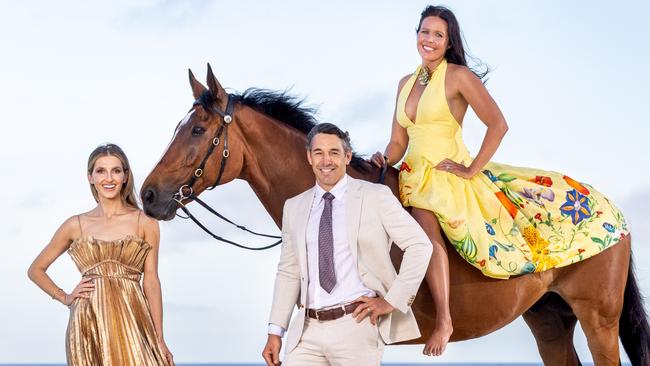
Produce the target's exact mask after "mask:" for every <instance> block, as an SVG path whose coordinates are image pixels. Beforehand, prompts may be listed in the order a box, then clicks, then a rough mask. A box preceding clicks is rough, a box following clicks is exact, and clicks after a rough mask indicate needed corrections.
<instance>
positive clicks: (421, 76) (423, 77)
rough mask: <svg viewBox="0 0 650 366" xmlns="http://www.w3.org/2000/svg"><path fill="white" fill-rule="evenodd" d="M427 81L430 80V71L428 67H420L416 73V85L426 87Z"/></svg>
mask: <svg viewBox="0 0 650 366" xmlns="http://www.w3.org/2000/svg"><path fill="white" fill-rule="evenodd" d="M429 80H431V71H429V68H428V67H426V66H425V65H422V67H420V71H419V72H418V83H420V85H427V84H429Z"/></svg>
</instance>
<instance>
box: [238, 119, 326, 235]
mask: <svg viewBox="0 0 650 366" xmlns="http://www.w3.org/2000/svg"><path fill="white" fill-rule="evenodd" d="M240 115H241V118H242V121H243V123H242V125H241V127H240V129H241V131H242V134H243V135H244V136H243V140H244V141H245V144H246V147H245V150H244V151H245V152H244V168H243V169H242V172H241V174H240V176H239V178H240V179H243V180H245V181H247V182H248V184H249V185H250V186H251V188H252V189H253V191H254V192H255V194H256V195H257V197H258V198H259V199H260V201H261V202H262V205H264V208H266V210H267V211H268V213H269V214H270V215H271V217H273V220H274V221H275V223H276V224H277V225H278V227H280V224H281V221H282V207H283V206H284V201H286V200H287V199H288V198H291V197H293V196H295V195H297V194H299V193H301V192H304V191H305V190H307V189H309V188H310V187H311V186H313V185H314V174H313V173H312V171H311V168H310V166H309V164H308V163H307V158H306V155H305V143H306V141H307V140H306V138H305V136H304V134H302V133H300V132H299V131H297V130H295V129H293V128H291V127H289V126H287V125H285V124H283V123H281V122H278V121H276V120H274V119H272V118H270V117H268V116H266V115H264V114H262V113H259V112H257V111H255V110H253V109H251V108H244V109H242V111H241V113H240Z"/></svg>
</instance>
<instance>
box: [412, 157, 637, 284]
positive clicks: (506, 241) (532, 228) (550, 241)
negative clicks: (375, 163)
mask: <svg viewBox="0 0 650 366" xmlns="http://www.w3.org/2000/svg"><path fill="white" fill-rule="evenodd" d="M400 199H401V201H402V204H403V205H404V206H411V207H417V208H421V209H426V210H429V211H432V212H433V213H434V214H435V215H436V216H437V218H438V221H439V222H440V226H441V228H442V229H443V231H444V233H445V234H446V236H447V237H448V238H449V240H450V242H451V243H452V245H453V246H454V247H455V248H456V250H457V251H458V253H460V255H461V256H462V257H463V258H464V259H465V260H466V261H467V262H469V263H470V264H472V265H473V266H475V267H476V268H478V269H480V270H481V271H482V272H483V274H485V275H486V276H489V277H494V278H508V277H510V276H513V275H521V274H525V273H531V272H541V271H544V270H547V269H550V268H555V267H563V266H567V265H569V264H572V263H575V262H579V261H581V260H584V259H587V258H589V257H591V256H594V255H596V254H598V253H600V252H602V251H603V250H605V249H607V248H609V247H610V246H612V245H614V244H616V243H618V242H619V241H620V240H621V239H622V238H623V237H624V236H625V235H627V234H628V228H627V224H626V222H625V218H624V217H623V215H622V214H621V212H620V211H619V210H618V209H617V208H616V207H615V206H614V205H613V204H611V203H610V202H609V201H608V200H607V198H606V197H605V196H603V195H602V194H601V193H599V192H598V191H596V190H595V189H594V188H593V187H591V186H590V185H588V184H585V183H579V182H577V181H575V180H573V179H571V178H569V177H567V176H566V175H563V174H561V173H556V172H550V171H543V170H538V169H531V168H520V167H513V166H508V165H504V164H497V163H488V164H487V165H486V166H485V168H484V170H483V173H482V174H481V173H479V174H477V175H475V176H474V177H472V178H471V179H463V178H460V177H458V176H456V175H454V174H452V173H448V172H445V171H441V170H437V169H435V168H434V165H433V164H432V163H431V162H429V161H428V160H426V159H425V158H420V159H414V158H412V157H408V156H407V158H406V160H405V162H404V163H403V164H402V167H401V168H400Z"/></svg>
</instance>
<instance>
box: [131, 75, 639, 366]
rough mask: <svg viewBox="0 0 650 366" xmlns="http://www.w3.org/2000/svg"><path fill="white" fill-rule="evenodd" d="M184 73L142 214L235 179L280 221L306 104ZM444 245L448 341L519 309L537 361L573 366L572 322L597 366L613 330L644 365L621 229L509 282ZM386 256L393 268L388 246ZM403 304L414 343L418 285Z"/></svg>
mask: <svg viewBox="0 0 650 366" xmlns="http://www.w3.org/2000/svg"><path fill="white" fill-rule="evenodd" d="M189 78H190V85H191V87H192V92H193V96H194V99H195V102H194V104H193V105H192V107H191V108H190V110H189V112H188V113H187V115H186V116H185V118H184V119H183V120H182V121H181V122H179V124H178V125H177V126H176V130H175V132H174V136H173V139H172V141H171V143H170V144H169V145H168V147H167V150H166V151H165V152H164V154H163V156H162V158H161V160H160V161H159V162H158V164H157V165H156V166H155V167H154V169H153V171H152V172H151V173H150V174H149V175H148V177H147V178H146V180H145V182H144V184H143V186H142V191H141V195H142V201H143V205H144V210H145V212H146V214H147V215H149V216H151V217H154V218H157V219H160V220H171V219H173V218H174V216H175V212H176V210H177V209H178V208H179V202H182V203H183V204H185V203H188V202H189V200H188V199H187V197H188V196H190V195H189V193H194V195H196V196H198V195H199V194H200V193H201V192H203V191H204V190H205V189H206V188H209V187H211V186H214V185H218V184H225V183H228V182H230V181H232V180H234V179H243V180H245V181H246V182H248V184H249V185H250V186H251V188H252V189H253V191H254V192H255V194H256V195H257V197H258V198H259V200H260V201H261V203H262V204H263V206H264V208H265V209H266V210H267V211H268V213H269V214H270V215H271V217H272V218H273V220H274V221H275V223H276V224H277V225H278V227H280V225H281V218H282V208H283V205H284V201H285V200H286V199H288V198H290V197H293V196H295V195H297V194H299V193H301V192H303V191H305V190H307V189H309V188H310V187H312V186H313V185H314V183H315V180H314V175H313V173H312V170H311V168H310V166H309V165H308V163H307V159H306V149H305V144H306V134H307V132H308V131H309V130H310V129H311V128H312V127H313V126H314V124H316V123H317V121H316V118H315V116H314V111H313V110H312V109H310V108H307V107H305V106H304V105H303V103H302V101H301V100H299V99H297V98H295V97H292V96H288V95H287V94H286V93H284V92H276V91H269V90H264V89H248V90H247V91H245V92H244V93H243V94H241V95H229V94H227V93H226V91H225V90H224V88H223V87H222V86H221V84H220V83H219V81H218V80H217V79H216V78H215V76H214V74H213V72H212V69H211V67H210V65H209V64H208V73H207V88H206V87H205V86H204V85H203V84H201V83H200V82H198V81H197V80H196V78H195V77H194V75H193V74H192V71H191V70H190V71H189ZM224 111H225V112H224ZM226 150H227V151H226ZM348 174H349V175H350V176H352V177H355V178H360V179H365V180H368V181H374V182H377V181H378V178H379V175H380V171H379V169H378V168H375V167H374V166H372V164H370V163H369V162H368V161H366V160H364V159H362V158H361V157H360V156H359V155H357V154H356V153H355V154H354V156H353V158H352V162H351V164H350V165H349V167H348ZM397 178H398V171H397V170H396V169H394V168H389V170H388V172H387V173H386V176H385V184H387V185H388V186H389V187H390V188H391V189H392V191H393V193H394V194H395V195H397V193H398V192H397V189H398V188H397ZM188 182H189V183H191V184H188ZM181 187H182V188H181ZM190 190H191V191H192V192H188V191H190ZM447 250H448V252H449V253H450V254H449V262H450V263H449V264H450V266H449V267H450V278H451V289H450V308H451V316H452V319H453V324H454V332H453V334H452V336H451V341H452V342H453V341H461V340H467V339H471V338H476V337H481V336H483V335H486V334H489V333H491V332H494V331H496V330H497V329H499V328H501V327H503V326H505V325H506V324H508V323H510V322H512V321H513V320H515V319H516V318H517V317H519V316H523V318H524V320H525V322H526V324H527V325H528V326H529V328H530V330H531V331H532V333H533V336H534V337H535V340H536V342H537V347H538V349H539V353H540V355H541V358H542V360H543V361H544V364H546V365H580V360H579V359H578V356H577V354H576V351H575V348H574V345H573V332H574V328H575V325H576V322H577V321H580V324H581V326H582V329H583V330H584V333H585V335H586V337H587V341H588V346H589V350H590V352H591V354H592V357H593V360H594V362H595V364H596V365H619V364H620V356H619V347H618V344H619V343H618V337H619V336H620V338H621V341H622V344H623V346H624V348H625V351H626V352H627V355H628V357H629V358H630V360H631V362H632V364H633V365H644V366H648V365H650V349H649V348H650V345H649V343H650V338H649V333H650V332H649V326H648V317H647V314H646V312H645V309H644V307H643V300H642V297H641V294H640V290H639V288H638V286H637V282H636V279H635V277H634V271H633V265H632V257H631V254H632V253H631V237H630V235H628V236H626V237H625V238H624V239H622V240H621V241H620V242H619V243H618V244H617V245H614V246H613V247H611V248H609V249H607V250H605V251H604V252H602V253H600V254H598V255H596V256H594V257H592V258H589V259H587V260H584V261H582V262H579V263H576V264H572V265H570V266H568V267H563V268H557V269H551V270H547V271H544V272H541V273H532V274H527V275H522V276H519V277H514V278H511V279H508V280H500V279H492V278H488V277H485V276H484V275H482V274H481V273H480V271H478V270H476V269H475V268H474V267H472V266H471V265H469V264H468V263H467V262H465V261H464V260H463V259H462V258H461V257H460V255H458V253H457V252H456V250H455V249H453V247H452V246H451V245H450V244H449V243H447ZM391 257H392V259H393V263H394V265H395V267H396V269H397V270H399V264H400V262H401V252H400V250H399V249H397V248H396V247H395V246H393V250H392V251H391ZM412 308H413V311H414V313H415V316H416V318H417V321H418V324H419V327H420V331H421V333H422V337H421V338H419V339H414V340H411V341H408V342H405V343H409V344H418V343H420V344H421V343H424V341H425V340H426V339H427V337H428V335H430V334H431V332H432V330H433V320H434V319H435V309H434V307H433V303H432V300H431V296H430V293H429V290H428V288H427V286H426V284H424V283H423V284H422V285H421V286H420V289H419V292H418V296H417V297H416V301H415V302H414V303H413V305H412Z"/></svg>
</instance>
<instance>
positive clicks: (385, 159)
mask: <svg viewBox="0 0 650 366" xmlns="http://www.w3.org/2000/svg"><path fill="white" fill-rule="evenodd" d="M384 161H385V162H386V165H390V164H388V156H386V155H384Z"/></svg>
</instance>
